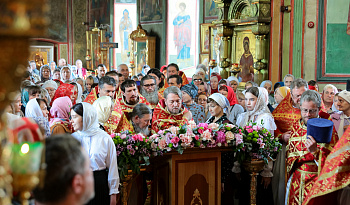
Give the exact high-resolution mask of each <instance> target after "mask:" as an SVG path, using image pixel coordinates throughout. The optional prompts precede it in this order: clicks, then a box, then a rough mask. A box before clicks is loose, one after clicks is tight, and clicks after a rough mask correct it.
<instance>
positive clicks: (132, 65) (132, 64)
mask: <svg viewBox="0 0 350 205" xmlns="http://www.w3.org/2000/svg"><path fill="white" fill-rule="evenodd" d="M129 68H131V73H132V74H133V73H134V69H135V64H134V61H130V64H129ZM135 75H136V74H135Z"/></svg>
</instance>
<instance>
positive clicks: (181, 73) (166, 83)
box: [163, 71, 189, 92]
mask: <svg viewBox="0 0 350 205" xmlns="http://www.w3.org/2000/svg"><path fill="white" fill-rule="evenodd" d="M179 76H181V78H182V86H184V85H187V84H189V82H188V79H187V77H186V75H185V73H184V72H182V71H179ZM168 87H169V85H168V81H167V80H164V89H165V88H168ZM163 92H164V91H163Z"/></svg>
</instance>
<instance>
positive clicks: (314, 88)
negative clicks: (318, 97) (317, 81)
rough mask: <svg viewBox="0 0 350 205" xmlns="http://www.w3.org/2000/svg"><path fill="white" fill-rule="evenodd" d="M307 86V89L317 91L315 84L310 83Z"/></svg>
mask: <svg viewBox="0 0 350 205" xmlns="http://www.w3.org/2000/svg"><path fill="white" fill-rule="evenodd" d="M308 86H309V90H314V91H316V92H318V90H317V89H316V86H312V85H308Z"/></svg>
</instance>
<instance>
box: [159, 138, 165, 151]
mask: <svg viewBox="0 0 350 205" xmlns="http://www.w3.org/2000/svg"><path fill="white" fill-rule="evenodd" d="M166 145H167V144H166V140H165V139H161V140H159V143H158V147H159V149H161V150H162V149H164V148H165V147H166Z"/></svg>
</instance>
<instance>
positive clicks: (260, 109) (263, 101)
mask: <svg viewBox="0 0 350 205" xmlns="http://www.w3.org/2000/svg"><path fill="white" fill-rule="evenodd" d="M258 89H259V95H258V99H257V101H256V104H255V107H254V109H253V110H252V111H247V112H246V113H244V115H243V119H242V121H241V122H240V124H239V126H245V125H246V124H247V123H248V122H249V121H251V120H253V119H251V117H253V116H255V115H261V114H264V113H269V114H270V115H271V112H270V110H269V108H268V107H267V104H268V102H269V98H268V94H267V90H266V89H265V88H261V87H258Z"/></svg>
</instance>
